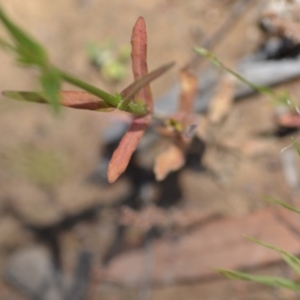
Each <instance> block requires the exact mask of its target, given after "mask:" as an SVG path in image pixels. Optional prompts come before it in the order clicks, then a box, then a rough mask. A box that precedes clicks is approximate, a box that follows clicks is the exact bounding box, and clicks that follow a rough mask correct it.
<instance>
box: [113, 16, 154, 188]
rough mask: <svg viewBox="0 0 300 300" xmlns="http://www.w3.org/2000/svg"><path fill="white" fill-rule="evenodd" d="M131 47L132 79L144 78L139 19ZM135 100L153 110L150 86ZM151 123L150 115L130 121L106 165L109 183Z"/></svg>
mask: <svg viewBox="0 0 300 300" xmlns="http://www.w3.org/2000/svg"><path fill="white" fill-rule="evenodd" d="M131 45H132V52H131V58H132V70H133V75H134V79H135V80H138V79H139V78H141V77H143V76H145V75H146V74H147V73H148V68H147V33H146V24H145V20H144V18H142V17H139V18H138V20H137V22H136V23H135V25H134V27H133V31H132V38H131ZM137 98H138V99H141V100H142V101H143V102H144V103H145V104H146V105H147V108H148V111H149V112H152V110H153V99H152V95H151V90H150V86H149V85H147V86H144V87H142V88H141V89H140V90H139V92H138V94H137ZM150 121H151V115H149V114H148V115H145V116H144V117H137V118H135V119H134V120H133V121H132V124H131V126H130V127H129V129H128V131H127V132H126V133H125V135H124V136H123V138H122V140H121V142H120V144H119V146H118V148H117V149H116V150H115V151H114V153H113V156H112V158H111V160H110V162H109V165H108V171H107V177H108V181H109V182H114V181H115V180H117V178H118V177H119V176H120V175H121V174H122V173H123V172H124V171H125V170H126V168H127V166H128V163H129V160H130V158H131V156H132V154H133V152H134V151H135V149H136V147H137V145H138V142H139V140H140V139H141V137H142V136H143V134H144V132H145V131H146V129H147V127H148V125H149V123H150Z"/></svg>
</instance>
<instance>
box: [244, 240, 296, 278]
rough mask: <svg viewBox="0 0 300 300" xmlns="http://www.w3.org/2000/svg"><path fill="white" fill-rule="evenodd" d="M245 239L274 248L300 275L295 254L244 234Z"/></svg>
mask: <svg viewBox="0 0 300 300" xmlns="http://www.w3.org/2000/svg"><path fill="white" fill-rule="evenodd" d="M246 238H247V239H249V240H251V241H252V242H254V243H256V244H259V245H261V246H264V247H266V248H269V249H272V250H275V251H276V252H278V253H279V254H280V255H281V257H282V258H283V259H284V260H285V261H286V262H287V263H288V264H289V265H290V267H292V268H293V269H294V271H295V272H296V273H297V274H299V275H300V259H299V258H298V257H296V256H295V255H293V254H291V253H289V252H286V251H284V250H282V249H280V248H277V247H274V246H272V245H269V244H266V243H263V242H261V241H259V240H257V239H254V238H252V237H250V236H246Z"/></svg>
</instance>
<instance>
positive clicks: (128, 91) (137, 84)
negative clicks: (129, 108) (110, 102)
mask: <svg viewBox="0 0 300 300" xmlns="http://www.w3.org/2000/svg"><path fill="white" fill-rule="evenodd" d="M174 64H175V63H174V62H170V63H168V64H165V65H163V66H161V67H159V68H157V69H155V70H154V71H152V72H150V73H148V74H146V75H144V76H142V77H140V78H139V79H138V80H136V81H134V82H133V83H132V84H130V85H129V86H128V87H127V88H125V89H124V90H123V91H122V92H121V93H120V95H121V96H122V97H123V101H126V100H129V101H131V100H132V98H134V96H135V95H136V94H137V93H138V91H139V90H140V89H141V88H142V87H144V86H146V85H148V84H149V83H150V82H151V81H153V80H154V79H156V78H157V77H159V76H161V75H162V74H163V73H165V72H166V71H168V70H169V69H170V68H171V67H173V66H174Z"/></svg>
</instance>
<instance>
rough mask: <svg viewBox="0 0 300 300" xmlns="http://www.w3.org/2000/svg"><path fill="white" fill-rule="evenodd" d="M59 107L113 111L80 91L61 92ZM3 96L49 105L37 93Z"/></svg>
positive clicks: (102, 102)
mask: <svg viewBox="0 0 300 300" xmlns="http://www.w3.org/2000/svg"><path fill="white" fill-rule="evenodd" d="M60 93H61V105H63V106H67V107H71V108H78V109H87V110H97V111H109V110H114V109H115V108H114V107H111V106H109V105H107V104H106V102H104V101H103V100H101V99H99V98H98V97H96V96H94V95H92V94H89V93H87V92H82V91H61V92H60ZM2 94H3V95H4V96H6V97H9V98H12V99H15V100H21V101H29V102H36V103H49V102H48V100H47V98H46V97H45V96H44V95H43V94H42V93H38V92H16V91H4V92H3V93H2Z"/></svg>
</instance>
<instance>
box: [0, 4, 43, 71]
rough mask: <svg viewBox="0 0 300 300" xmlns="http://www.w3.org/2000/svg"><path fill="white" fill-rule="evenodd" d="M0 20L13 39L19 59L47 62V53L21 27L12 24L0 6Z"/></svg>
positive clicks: (31, 61) (36, 62)
mask: <svg viewBox="0 0 300 300" xmlns="http://www.w3.org/2000/svg"><path fill="white" fill-rule="evenodd" d="M0 21H1V22H2V23H3V25H4V26H5V27H6V29H7V30H8V32H9V33H10V35H11V36H12V38H13V40H14V41H15V44H16V45H15V46H16V47H15V48H16V49H15V50H16V52H17V53H18V54H19V60H20V61H24V62H28V63H33V64H38V65H44V66H45V65H46V64H47V62H48V59H47V53H46V51H45V50H44V49H43V47H42V46H40V44H39V43H37V42H36V41H35V40H34V39H33V38H31V37H30V36H29V35H28V34H27V33H25V32H24V31H23V30H22V29H21V28H19V27H18V26H17V25H16V24H14V23H13V22H12V21H11V20H10V19H9V18H8V17H7V15H6V14H5V13H4V11H3V9H2V8H1V6H0Z"/></svg>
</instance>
